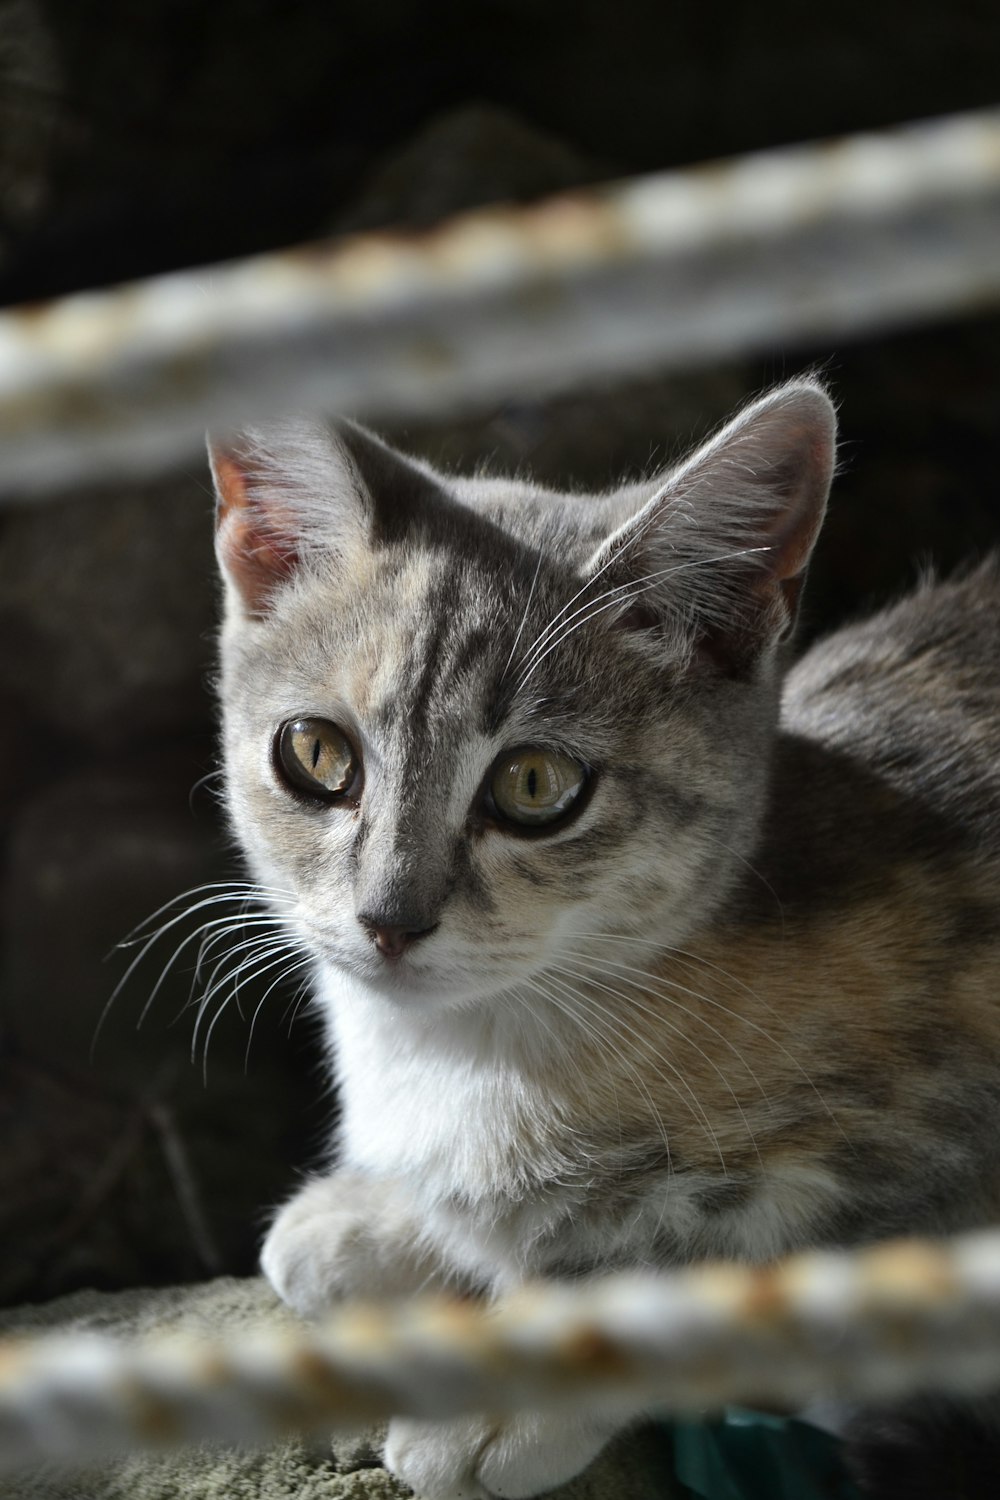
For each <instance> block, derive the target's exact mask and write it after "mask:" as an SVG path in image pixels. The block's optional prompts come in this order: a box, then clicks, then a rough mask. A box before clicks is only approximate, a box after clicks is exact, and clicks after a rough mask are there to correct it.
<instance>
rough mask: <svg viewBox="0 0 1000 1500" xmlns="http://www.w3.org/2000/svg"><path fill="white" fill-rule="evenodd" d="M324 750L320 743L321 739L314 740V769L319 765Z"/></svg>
mask: <svg viewBox="0 0 1000 1500" xmlns="http://www.w3.org/2000/svg"><path fill="white" fill-rule="evenodd" d="M322 751H323V747H322V745H321V744H320V742H319V740H313V753H312V768H313V770H314V771H315V769H316V767H317V766H318V765H319V758H320V755H321V754H322Z"/></svg>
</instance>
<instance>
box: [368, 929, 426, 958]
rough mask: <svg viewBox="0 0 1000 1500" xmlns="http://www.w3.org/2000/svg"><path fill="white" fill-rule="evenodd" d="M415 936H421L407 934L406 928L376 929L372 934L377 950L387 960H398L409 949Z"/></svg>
mask: <svg viewBox="0 0 1000 1500" xmlns="http://www.w3.org/2000/svg"><path fill="white" fill-rule="evenodd" d="M414 935H416V936H419V934H411V933H409V932H407V930H406V928H405V927H376V928H375V929H374V931H373V932H372V937H373V938H374V939H375V946H376V948H377V949H378V951H379V952H380V953H384V954H385V956H386V958H398V957H399V955H400V954H401V953H403V952H404V951H405V950H406V949H407V948H408V947H409V945H410V941H411V938H412V937H413V936H414Z"/></svg>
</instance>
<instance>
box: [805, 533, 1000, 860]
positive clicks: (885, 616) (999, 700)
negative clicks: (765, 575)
mask: <svg viewBox="0 0 1000 1500" xmlns="http://www.w3.org/2000/svg"><path fill="white" fill-rule="evenodd" d="M998 664H1000V557H997V556H993V557H990V558H989V559H988V560H987V561H986V562H984V563H982V564H980V565H979V566H977V567H975V568H970V569H966V570H965V571H964V572H962V573H960V574H959V575H957V576H955V577H953V578H951V579H949V580H946V581H943V582H942V581H936V580H933V579H927V580H925V581H924V582H923V583H922V584H921V586H920V587H919V588H918V589H917V590H916V591H915V592H913V593H912V594H910V595H909V596H908V597H906V598H904V599H903V600H901V601H900V602H899V603H897V604H895V605H893V606H891V607H889V608H887V609H884V610H882V611H880V612H879V613H877V614H875V615H873V616H871V617H870V618H869V619H866V620H864V621H862V622H860V623H858V624H855V625H849V626H847V627H845V628H843V629H841V630H839V631H838V632H837V633H836V634H834V635H832V636H830V637H829V638H828V639H826V640H824V641H821V642H819V643H818V644H817V645H816V646H814V647H812V649H811V650H809V651H808V652H807V653H806V654H805V656H803V657H802V659H801V660H800V661H799V662H798V663H797V665H796V666H795V667H794V668H793V669H792V671H791V672H790V674H789V676H788V678H787V680H786V684H785V692H784V697H783V704H782V728H783V730H784V731H785V733H786V734H787V735H790V736H793V737H795V738H799V737H801V738H802V739H803V740H805V741H808V742H811V743H812V744H813V745H816V746H817V747H823V748H824V749H825V750H827V751H830V752H833V753H834V754H835V755H837V756H838V757H844V758H845V759H846V760H847V761H849V762H850V763H851V765H852V766H853V767H854V768H855V769H856V770H857V772H858V773H859V774H860V775H865V774H868V775H870V776H872V777H873V778H875V779H876V780H877V781H878V782H879V783H881V784H882V785H883V786H885V787H886V788H887V789H888V788H893V789H895V790H897V791H898V792H899V793H901V794H902V795H903V796H905V797H906V798H907V799H909V800H910V801H911V804H912V810H913V814H914V817H917V818H919V817H920V816H921V814H924V815H926V818H927V820H928V821H929V822H933V823H935V824H936V825H937V826H938V827H939V830H940V831H942V832H944V831H945V830H947V831H948V832H950V834H951V835H952V836H953V837H955V838H956V839H958V840H959V841H960V842H965V841H966V839H967V840H968V841H969V845H970V847H975V848H977V849H978V850H980V851H981V852H983V853H986V852H987V851H988V853H989V854H990V855H991V856H993V857H995V858H998V859H1000V670H998ZM844 811H845V812H846V811H847V809H844Z"/></svg>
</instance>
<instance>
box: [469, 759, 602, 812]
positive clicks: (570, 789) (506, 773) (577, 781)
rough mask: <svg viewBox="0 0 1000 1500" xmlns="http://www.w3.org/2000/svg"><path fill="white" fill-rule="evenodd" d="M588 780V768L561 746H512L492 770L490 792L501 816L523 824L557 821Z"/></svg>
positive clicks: (573, 801)
mask: <svg viewBox="0 0 1000 1500" xmlns="http://www.w3.org/2000/svg"><path fill="white" fill-rule="evenodd" d="M586 784H587V770H586V767H585V766H582V765H581V764H580V762H579V761H578V760H574V759H573V758H572V756H569V755H563V754H561V753H560V751H558V750H535V749H532V747H531V746H526V747H525V748H524V749H523V750H511V751H509V752H508V753H507V754H506V755H501V756H500V757H499V758H498V759H497V761H496V764H495V765H494V767H493V770H492V772H491V774H490V795H491V796H492V798H493V802H494V805H495V806H496V808H497V811H498V812H499V813H500V814H501V816H502V817H504V818H506V819H508V820H509V821H510V822H511V823H520V824H521V825H522V826H524V827H540V826H541V825H542V824H545V823H555V822H558V820H559V819H560V818H562V817H565V815H566V814H567V813H568V812H569V810H570V808H571V807H572V806H573V804H574V803H575V802H576V800H577V798H578V797H579V796H580V793H581V792H582V791H583V789H584V787H585V786H586Z"/></svg>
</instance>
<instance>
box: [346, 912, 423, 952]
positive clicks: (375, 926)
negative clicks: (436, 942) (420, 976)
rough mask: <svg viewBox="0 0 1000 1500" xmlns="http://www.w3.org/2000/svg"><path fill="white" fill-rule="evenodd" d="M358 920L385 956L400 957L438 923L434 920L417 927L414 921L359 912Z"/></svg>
mask: <svg viewBox="0 0 1000 1500" xmlns="http://www.w3.org/2000/svg"><path fill="white" fill-rule="evenodd" d="M358 921H359V922H360V923H361V925H362V927H363V928H364V929H365V931H366V932H367V933H368V936H369V937H370V938H371V940H372V942H373V943H374V944H375V946H376V948H377V949H378V951H379V952H380V953H381V954H382V955H383V956H384V957H385V958H399V957H401V955H402V954H403V953H405V952H406V950H407V948H409V947H410V946H411V945H412V944H413V943H415V942H416V941H417V939H418V938H422V937H428V936H429V935H430V933H432V932H434V931H435V930H436V928H437V925H438V924H437V923H436V922H435V923H434V924H433V926H431V927H419V926H417V925H416V923H408V922H387V921H385V920H384V919H383V918H381V917H378V916H374V915H371V916H369V915H368V914H366V913H359V914H358Z"/></svg>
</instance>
